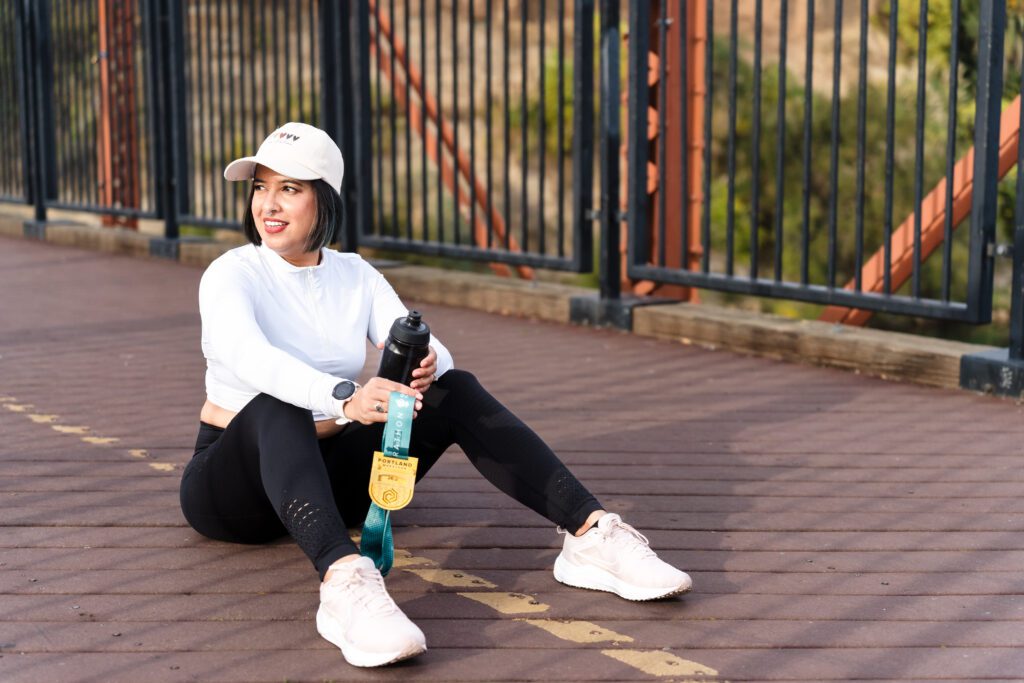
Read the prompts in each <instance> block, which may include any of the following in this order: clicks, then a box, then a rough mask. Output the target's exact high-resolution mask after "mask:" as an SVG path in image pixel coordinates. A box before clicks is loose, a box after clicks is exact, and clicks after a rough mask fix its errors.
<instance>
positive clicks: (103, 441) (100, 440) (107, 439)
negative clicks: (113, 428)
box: [82, 436, 121, 446]
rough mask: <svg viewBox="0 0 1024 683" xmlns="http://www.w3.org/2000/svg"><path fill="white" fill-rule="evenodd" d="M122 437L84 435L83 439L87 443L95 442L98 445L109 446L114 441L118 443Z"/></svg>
mask: <svg viewBox="0 0 1024 683" xmlns="http://www.w3.org/2000/svg"><path fill="white" fill-rule="evenodd" d="M120 440H121V439H119V438H117V437H116V436H83V437H82V441H85V442H86V443H91V444H95V445H97V446H109V445H110V444H112V443H117V442H118V441H120Z"/></svg>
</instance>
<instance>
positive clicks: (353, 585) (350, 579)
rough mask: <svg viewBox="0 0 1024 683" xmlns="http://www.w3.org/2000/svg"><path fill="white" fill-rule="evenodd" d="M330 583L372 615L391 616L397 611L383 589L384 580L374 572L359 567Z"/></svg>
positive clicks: (333, 579) (393, 602) (332, 578)
mask: <svg viewBox="0 0 1024 683" xmlns="http://www.w3.org/2000/svg"><path fill="white" fill-rule="evenodd" d="M331 583H333V584H336V585H337V586H338V587H339V588H341V589H342V590H344V591H346V592H347V593H348V594H349V595H350V596H351V598H353V599H355V600H356V601H358V602H359V603H360V605H362V606H363V607H364V608H365V609H366V611H368V612H370V613H372V614H376V615H385V614H391V613H392V612H394V611H395V610H397V609H398V606H397V605H396V604H395V601H394V600H392V599H391V596H390V595H388V592H387V589H385V588H384V578H383V577H382V576H381V575H380V573H379V572H377V571H376V570H373V571H371V570H369V569H363V568H362V567H359V568H356V569H355V570H354V571H352V572H351V573H347V574H346V575H345V576H344V577H339V579H335V578H334V577H331Z"/></svg>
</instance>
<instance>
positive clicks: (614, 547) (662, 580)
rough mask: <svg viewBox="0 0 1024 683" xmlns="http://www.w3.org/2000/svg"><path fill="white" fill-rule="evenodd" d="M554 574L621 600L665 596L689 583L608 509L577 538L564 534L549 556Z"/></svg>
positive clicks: (566, 580)
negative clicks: (557, 550)
mask: <svg viewBox="0 0 1024 683" xmlns="http://www.w3.org/2000/svg"><path fill="white" fill-rule="evenodd" d="M559 532H561V533H565V532H564V531H563V530H561V529H559ZM555 579H557V580H558V581H561V582H562V583H564V584H566V585H567V586H575V587H577V588H590V589H593V590H599V591H609V592H612V593H615V594H617V595H619V596H620V597H623V598H625V599H627V600H656V599H658V598H667V597H668V596H670V595H678V594H679V593H685V592H687V591H688V590H690V588H691V587H692V585H693V582H692V581H691V580H690V577H689V576H688V575H687V574H686V573H685V572H681V571H679V570H678V569H676V568H675V567H673V566H672V565H670V564H668V563H666V562H664V561H662V560H661V559H659V558H658V556H657V555H656V554H655V553H654V551H653V550H651V547H650V545H649V544H648V541H647V538H646V537H644V535H643V534H641V533H640V532H639V531H637V530H636V529H634V528H633V527H631V526H630V525H628V524H626V523H625V522H623V521H622V518H621V517H619V516H618V515H616V514H612V513H607V514H605V515H604V516H603V517H601V518H600V519H599V520H597V524H595V525H594V526H593V527H591V528H590V529H589V530H588V531H587V533H585V534H583V535H582V536H580V537H579V538H576V537H575V536H573V535H572V534H570V533H565V543H564V544H563V546H562V552H561V554H559V556H558V559H556V560H555Z"/></svg>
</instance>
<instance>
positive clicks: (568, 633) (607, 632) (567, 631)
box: [516, 619, 633, 643]
mask: <svg viewBox="0 0 1024 683" xmlns="http://www.w3.org/2000/svg"><path fill="white" fill-rule="evenodd" d="M516 621H522V622H526V623H527V624H530V625H532V626H536V627H537V628H541V629H544V630H545V631H547V632H548V633H550V634H551V635H553V636H555V637H557V638H561V639H562V640H569V641H572V642H574V643H604V642H613V643H632V642H633V638H632V637H630V636H627V635H623V634H621V633H616V632H615V631H612V630H611V629H608V628H604V627H603V626H598V625H597V624H594V623H591V622H589V621H580V620H577V619H516Z"/></svg>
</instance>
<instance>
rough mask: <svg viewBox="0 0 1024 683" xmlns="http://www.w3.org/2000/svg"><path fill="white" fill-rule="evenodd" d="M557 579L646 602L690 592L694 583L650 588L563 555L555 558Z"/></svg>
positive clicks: (568, 584)
mask: <svg viewBox="0 0 1024 683" xmlns="http://www.w3.org/2000/svg"><path fill="white" fill-rule="evenodd" d="M555 580H556V581H558V582H560V583H564V584H565V585H566V586H572V587H574V588H587V589H590V590H595V591H606V592H608V593H615V594H616V595H618V596H619V597H620V598H624V599H626V600H632V601H633V602H646V601H648V600H659V599H661V598H670V597H672V596H673V595H682V594H683V593H689V592H690V589H692V588H693V583H692V582H689V583H684V584H680V585H679V586H675V587H670V588H650V587H646V586H634V585H632V584H628V583H623V582H622V581H620V580H619V579H617V578H615V577H614V576H612V575H611V574H610V573H608V572H606V571H605V570H603V569H599V568H598V567H579V566H576V565H574V564H572V563H571V562H568V561H567V560H565V559H564V558H563V557H562V556H561V555H559V556H558V559H556V560H555Z"/></svg>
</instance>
